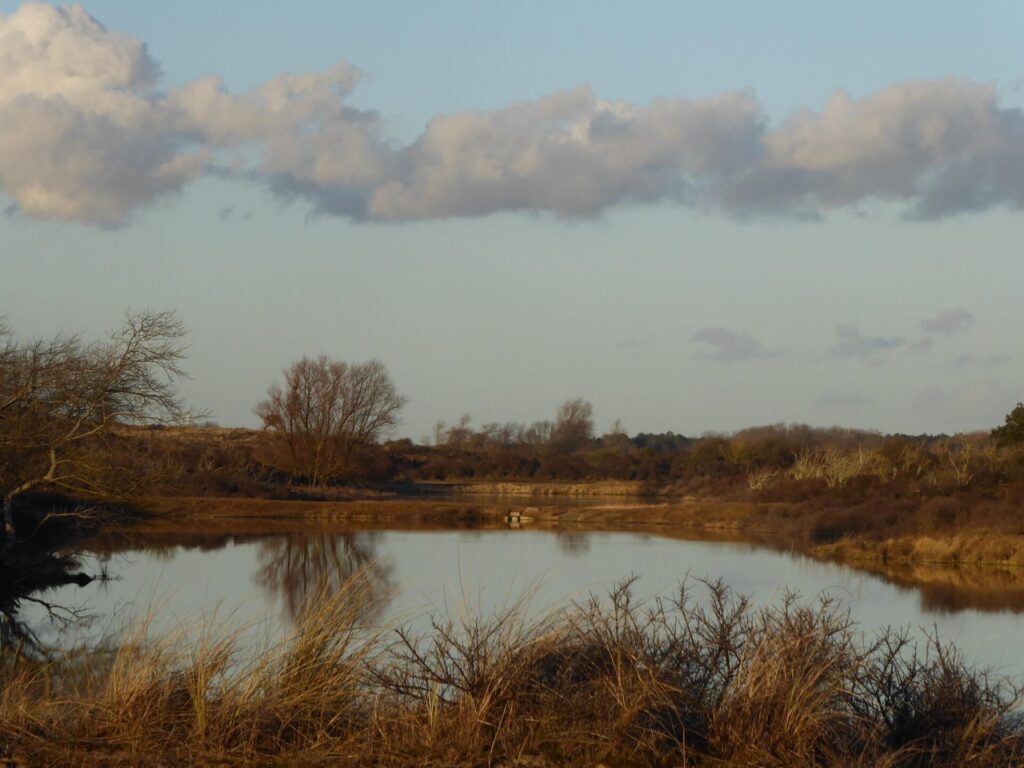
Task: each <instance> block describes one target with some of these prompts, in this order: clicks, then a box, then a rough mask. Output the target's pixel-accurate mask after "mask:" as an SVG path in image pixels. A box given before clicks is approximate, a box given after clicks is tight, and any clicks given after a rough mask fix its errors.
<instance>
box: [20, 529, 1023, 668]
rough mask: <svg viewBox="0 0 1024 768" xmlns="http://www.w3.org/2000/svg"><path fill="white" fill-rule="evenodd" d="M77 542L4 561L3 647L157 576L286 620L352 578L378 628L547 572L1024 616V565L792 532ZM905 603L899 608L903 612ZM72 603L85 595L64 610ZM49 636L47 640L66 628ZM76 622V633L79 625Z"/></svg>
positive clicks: (924, 610)
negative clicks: (827, 541)
mask: <svg viewBox="0 0 1024 768" xmlns="http://www.w3.org/2000/svg"><path fill="white" fill-rule="evenodd" d="M378 525H383V526H386V525H387V523H386V522H385V523H383V524H380V523H378ZM712 542H714V543H712ZM74 547H75V551H71V545H68V546H66V547H65V549H64V550H61V551H59V552H43V553H41V555H42V559H41V560H40V561H39V562H40V565H39V567H37V568H36V569H35V570H34V574H35V575H34V576H32V578H26V577H25V572H22V573H20V574H18V575H15V574H12V573H10V572H6V571H2V570H0V619H2V624H0V646H2V647H4V648H12V647H17V648H23V649H26V650H27V651H28V652H33V653H37V654H42V653H45V652H46V648H45V647H43V646H44V643H42V642H40V640H39V636H38V635H37V634H36V633H33V632H32V631H31V630H30V627H32V626H36V627H40V626H42V625H41V624H40V622H45V623H46V625H52V623H53V621H54V620H56V621H57V622H58V623H60V622H61V621H69V620H70V621H73V620H75V619H77V618H78V616H79V615H80V614H81V613H83V612H95V613H96V614H98V615H101V616H109V615H112V614H113V613H114V612H115V611H117V610H118V609H120V608H121V607H123V606H125V605H132V604H134V605H139V607H142V608H144V607H145V606H142V605H140V603H141V601H144V600H145V599H146V596H147V594H149V595H153V594H154V592H153V591H148V592H147V590H156V589H157V588H158V587H159V588H163V589H165V590H169V591H176V592H180V593H183V594H181V595H180V599H179V598H178V597H176V598H175V599H176V600H178V602H177V603H175V610H174V611H171V612H169V613H168V618H169V620H176V616H181V617H183V618H185V619H187V618H188V617H189V616H195V615H197V614H198V613H200V612H201V611H202V610H203V609H205V608H206V607H207V606H208V605H210V604H215V603H217V602H218V601H220V602H222V603H223V604H224V605H226V606H229V607H230V606H233V605H235V604H236V603H240V602H242V601H245V600H248V601H249V607H250V608H253V609H255V611H256V612H257V615H258V616H260V615H265V616H268V617H272V621H273V622H274V623H275V625H277V626H279V627H284V628H287V627H289V626H291V625H292V624H293V623H294V621H295V620H297V619H298V618H300V617H301V616H302V613H303V611H304V610H305V609H306V607H307V606H309V605H310V603H311V601H313V600H315V599H316V598H318V597H319V596H322V595H325V594H333V593H335V592H336V591H338V590H340V589H342V588H343V587H344V586H345V585H346V584H349V583H351V581H352V580H353V579H354V578H357V577H358V578H360V579H361V580H362V583H361V588H363V589H365V590H369V592H370V596H371V598H372V599H371V600H370V601H368V606H369V607H368V609H367V610H366V611H365V612H364V614H363V616H362V617H361V618H362V619H363V620H364V621H367V622H373V623H382V624H387V623H388V621H390V620H391V619H393V618H394V616H396V615H401V616H404V615H406V614H402V611H411V612H413V613H415V612H416V611H417V610H423V609H425V608H424V607H425V606H426V607H431V606H434V607H437V608H438V609H439V610H443V609H445V608H446V607H450V606H452V605H455V604H454V603H451V602H449V599H450V598H452V597H459V598H461V596H462V595H463V594H465V595H466V596H467V602H468V603H472V602H473V600H474V599H475V598H477V597H478V596H479V595H483V596H484V598H485V599H487V598H486V596H487V595H500V596H505V597H507V598H508V599H510V600H514V599H515V598H516V597H518V596H519V594H520V592H521V591H522V590H523V589H524V588H526V589H530V588H531V587H532V585H533V584H535V583H536V582H538V581H539V582H547V583H548V584H549V585H550V589H549V591H548V592H547V593H546V595H545V598H544V599H545V600H547V601H548V602H547V603H544V606H545V607H555V606H556V604H557V603H558V602H559V601H561V600H563V599H564V598H565V597H566V596H567V595H578V594H581V593H584V592H586V591H589V590H592V589H596V590H597V591H602V590H603V589H604V588H605V587H606V586H607V584H608V583H610V582H611V581H614V580H615V579H618V578H622V577H624V576H628V575H629V574H630V573H636V574H638V575H642V576H646V577H647V578H649V579H650V580H651V582H652V589H653V590H662V589H665V588H671V586H672V585H673V584H674V582H675V580H676V579H678V578H680V577H682V576H683V575H685V574H686V573H687V572H691V573H693V574H694V575H696V576H698V577H704V576H708V577H711V578H718V577H721V578H724V579H725V580H726V581H727V582H728V583H730V584H731V585H732V586H734V587H735V588H736V589H737V590H738V591H740V592H744V593H746V592H753V591H757V590H765V591H767V592H768V593H769V596H770V592H771V590H781V589H783V588H787V587H791V588H794V589H798V590H800V591H802V592H803V593H804V594H807V595H814V594H817V593H818V592H819V591H822V590H826V591H827V590H832V591H835V590H840V591H842V590H845V591H847V594H848V595H849V599H850V600H851V605H855V606H856V607H857V610H858V611H859V612H860V615H861V616H862V617H863V618H864V620H865V621H866V622H867V623H868V624H871V623H872V622H875V621H876V620H880V619H881V618H882V617H886V618H894V620H895V621H897V622H900V621H908V622H912V623H915V624H920V625H922V626H927V625H930V624H931V623H932V622H933V620H935V617H937V616H942V615H947V616H955V615H958V614H959V615H962V616H963V617H965V618H964V619H963V620H962V621H961V620H960V619H957V620H955V622H960V623H964V622H966V623H967V624H971V625H976V626H977V627H978V629H977V630H972V631H982V628H984V627H992V628H993V629H992V631H993V632H995V631H996V630H995V628H996V627H997V625H998V626H1001V627H1003V630H1002V631H1006V628H1007V627H1014V628H1016V627H1019V626H1020V625H1019V621H1020V620H1019V619H1017V618H1016V617H1014V616H1013V614H1022V613H1024V570H1019V569H1018V570H1012V569H991V568H989V569H986V568H973V569H971V568H949V567H945V568H944V567H936V566H911V565H901V566H892V565H889V566H882V565H872V564H857V565H844V566H840V565H836V564H832V563H823V562H820V561H815V560H814V559H812V558H810V557H808V556H806V555H803V554H800V553H799V552H797V551H795V549H794V545H793V542H792V541H788V542H786V541H777V540H776V541H773V540H771V539H768V538H764V539H761V540H758V541H751V540H743V539H741V538H740V537H739V536H738V535H737V534H735V533H733V534H730V533H728V532H717V533H716V532H700V531H689V532H685V533H684V532H680V531H678V530H677V531H674V532H668V531H653V530H652V529H651V528H650V527H646V528H643V529H638V530H636V531H631V532H623V531H610V532H595V531H590V530H584V529H582V528H576V529H573V528H549V529H547V530H543V529H541V527H540V526H538V525H533V526H528V527H525V528H524V529H523V530H508V529H507V528H506V527H505V525H504V524H503V523H501V522H494V523H492V524H490V525H487V524H485V525H482V526H479V527H477V528H469V527H466V526H462V527H459V528H454V527H442V526H432V527H431V526H421V527H420V528H411V527H410V526H409V525H408V524H407V523H405V524H400V523H399V522H397V521H396V522H395V524H394V526H393V528H392V529H390V530H383V529H381V530H376V531H367V530H362V529H360V528H359V527H358V524H355V523H352V522H320V521H316V520H296V519H275V520H269V519H255V520H253V519H249V520H247V519H237V518H236V519H219V520H217V519H213V520H206V519H204V520H201V521H200V520H196V521H193V522H191V523H189V522H188V521H185V522H181V521H177V522H171V521H165V522H155V523H153V524H151V525H149V526H147V527H134V528H129V529H124V530H120V531H107V532H104V533H103V534H102V535H101V536H98V537H96V538H94V539H91V540H89V541H86V542H84V543H78V544H75V545H74ZM76 552H82V553H85V560H84V562H85V565H86V567H85V569H84V570H86V571H87V573H96V572H98V571H99V569H100V568H101V566H102V565H103V563H104V562H107V563H108V566H109V568H110V571H111V575H112V576H114V577H115V578H118V577H120V581H116V582H114V583H113V584H112V585H110V586H109V591H102V590H98V589H96V588H95V587H90V588H87V589H79V587H78V586H77V585H79V584H87V583H88V581H89V578H90V577H89V575H81V574H80V571H81V568H78V567H76V565H75V563H76V561H75V558H74V557H73V556H72V555H74V554H76ZM37 554H39V553H37ZM15 576H17V577H15ZM108 592H109V593H108ZM399 595H401V598H399ZM865 595H870V597H865ZM897 602H898V603H899V604H900V605H901V609H900V610H901V611H902V612H901V613H898V614H895V615H893V614H892V611H891V608H892V605H894V604H896V603H897ZM915 603H916V606H915ZM70 605H74V606H75V607H74V608H68V609H66V610H62V608H61V606H70ZM979 613H987V614H989V615H988V616H987V617H983V616H980V615H978V614H979ZM23 614H30V615H31V618H32V619H33V621H34V622H35V623H30V622H27V621H25V620H24V618H23ZM1000 614H1003V616H1000ZM957 626H959V624H958V625H957ZM1013 631H1016V629H1014V630H1013ZM40 634H44V635H45V637H44V640H45V641H50V640H51V639H52V638H53V637H54V635H55V634H59V633H40ZM66 634H67V637H70V638H71V639H72V640H73V639H74V636H73V633H72V632H68V633H66ZM994 636H995V635H993V637H994ZM65 639H66V638H65ZM999 642H1004V641H1002V640H1000V641H999Z"/></svg>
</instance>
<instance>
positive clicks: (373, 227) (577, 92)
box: [0, 0, 1024, 439]
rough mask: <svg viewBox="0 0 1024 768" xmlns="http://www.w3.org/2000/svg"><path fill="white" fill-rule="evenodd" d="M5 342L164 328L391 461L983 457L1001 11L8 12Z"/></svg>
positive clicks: (996, 355) (1022, 98) (999, 350)
mask: <svg viewBox="0 0 1024 768" xmlns="http://www.w3.org/2000/svg"><path fill="white" fill-rule="evenodd" d="M0 14H2V15H0V211H4V212H5V215H2V216H0V315H4V316H6V318H7V320H8V322H9V323H10V324H11V325H12V326H13V327H14V328H15V329H16V330H17V332H18V333H19V334H21V335H23V336H26V337H34V336H46V335H51V334H54V333H58V332H81V333H82V334H83V335H86V336H90V337H91V336H99V335H102V334H103V333H104V332H105V331H106V330H109V329H111V328H113V327H114V326H116V325H117V323H118V322H119V321H120V319H121V317H122V316H123V314H124V312H125V311H126V310H128V309H134V310H139V309H144V308H149V309H166V308H173V309H175V310H177V312H178V314H179V316H180V317H181V319H182V320H183V321H184V323H185V324H186V325H187V326H188V328H189V330H190V337H189V340H190V344H191V349H190V359H189V361H188V368H189V370H190V372H191V374H192V380H191V381H188V382H186V383H185V384H184V385H183V389H184V391H185V394H186V395H187V397H188V399H189V400H190V402H192V403H193V404H194V405H195V406H197V407H199V408H203V409H206V410H208V411H209V412H210V413H211V415H212V418H213V419H215V420H216V421H218V422H219V423H221V424H222V425H225V426H227V425H232V426H234V425H238V426H257V419H256V417H255V416H254V415H253V412H252V409H253V406H254V405H255V404H256V402H258V400H259V399H260V398H261V397H262V396H263V394H264V392H265V391H266V388H267V387H268V385H270V384H271V382H273V381H274V380H275V378H276V377H277V376H278V375H279V372H280V370H281V369H282V367H284V366H285V365H287V364H289V363H290V362H292V361H293V360H295V359H297V358H298V357H301V356H302V355H307V354H308V355H316V354H327V355H330V356H332V357H335V358H338V359H343V360H349V361H360V360H365V359H368V358H370V357H377V358H379V359H381V360H383V361H384V362H385V363H386V364H387V366H388V367H389V369H390V370H391V372H392V374H393V377H394V379H395V382H396V384H397V386H398V388H399V390H400V391H401V392H402V393H404V394H405V395H407V396H408V398H409V402H408V405H407V407H406V409H405V411H404V413H403V422H402V424H401V426H400V427H399V429H398V435H400V436H408V437H412V438H414V439H419V438H420V437H421V436H423V435H426V434H428V433H429V432H430V431H431V428H432V426H433V424H434V422H435V420H437V419H445V420H447V421H449V422H451V421H454V420H456V419H457V418H458V417H459V416H460V415H461V414H462V413H466V412H468V413H470V414H471V415H472V417H473V419H474V422H475V423H477V424H481V423H485V422H489V421H507V420H514V421H533V420H536V419H542V418H550V417H552V416H553V414H554V410H555V408H556V406H557V404H558V403H559V402H561V401H563V400H565V399H567V398H570V397H577V396H580V397H585V398H587V399H588V400H590V401H592V402H593V404H594V408H595V414H596V417H597V426H598V429H599V430H601V429H604V428H606V427H607V426H608V425H610V424H611V423H612V422H613V421H614V420H615V419H621V420H622V422H623V423H624V425H625V427H626V429H627V430H628V431H630V432H639V431H648V432H649V431H665V430H673V431H676V432H682V433H684V434H688V435H696V434H701V433H703V432H705V431H711V430H715V431H729V430H734V429H739V428H742V427H745V426H751V425H760V424H769V423H777V422H803V423H811V424H815V425H832V424H840V425H845V426H857V427H863V428H873V429H880V430H883V431H886V432H910V433H919V432H956V431H961V430H970V429H979V428H990V427H991V426H994V425H995V424H997V423H1001V421H1002V417H1003V415H1004V414H1005V413H1007V412H1008V411H1009V410H1010V409H1011V408H1012V406H1013V404H1014V403H1016V402H1017V400H1019V399H1022V398H1024V392H1022V390H1024V387H1022V383H1024V348H1022V347H1024V345H1022V342H1021V340H1020V336H1019V333H1018V326H1019V320H1020V310H1019V300H1018V290H1017V286H1019V285H1020V284H1021V279H1022V277H1024V274H1022V272H1024V266H1022V265H1021V262H1020V257H1019V250H1020V246H1019V243H1020V241H1021V235H1022V234H1024V231H1022V230H1024V228H1022V223H1024V219H1022V213H1021V206H1022V204H1024V112H1022V109H1021V108H1022V106H1024V65H1022V63H1021V61H1022V60H1021V57H1020V55H1019V50H1020V46H1019V31H1020V30H1021V29H1024V6H1022V5H1021V4H1020V3H1009V2H1007V3H1000V2H988V3H985V4H984V5H975V4H966V3H941V2H929V3H915V2H906V3H900V4H898V5H897V4H889V3H859V4H843V5H840V4H824V3H822V4H815V5H814V6H811V5H810V4H807V3H798V2H793V3H785V2H779V3H773V4H765V3H754V2H750V3H740V2H724V3H684V2H664V3H659V2H636V3H629V4H619V5H613V4H596V3H584V2H577V3H573V2H563V3H557V4H553V3H540V2H522V3H515V4H511V3H509V4H497V3H486V4H484V3H470V2H435V3H429V4H426V3H412V2H407V3H399V2H387V1H384V2H374V3H358V4H357V3H341V2H326V1H324V2H320V1H319V0H317V1H310V2H304V3H301V4H296V3H289V4H284V3H262V2H246V3H242V2H228V1H226V0H222V1H221V2H217V3H199V2H191V1H190V0H185V1H182V2H177V3H173V4H160V5H157V4H151V3H135V2H124V1H121V2H116V1H114V0H106V1H102V2H101V1H99V0H97V1H96V2H91V3H87V4H86V5H85V6H64V5H59V4H54V5H48V4H42V3H17V2H9V1H8V0H0Z"/></svg>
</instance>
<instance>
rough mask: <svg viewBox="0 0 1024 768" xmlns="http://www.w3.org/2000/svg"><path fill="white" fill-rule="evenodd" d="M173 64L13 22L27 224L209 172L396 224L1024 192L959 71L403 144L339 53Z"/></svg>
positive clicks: (539, 113) (539, 117)
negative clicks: (389, 132)
mask: <svg viewBox="0 0 1024 768" xmlns="http://www.w3.org/2000/svg"><path fill="white" fill-rule="evenodd" d="M158 75H159V68H158V66H157V65H156V63H155V62H154V60H153V59H152V58H151V57H150V55H149V53H148V52H147V50H146V47H145V45H144V43H143V42H142V41H140V40H138V39H137V38H134V37H131V36H128V35H124V34H118V33H115V32H111V31H108V30H107V29H105V28H104V27H103V26H102V25H101V24H100V23H99V22H97V21H95V20H94V19H93V18H91V17H90V16H89V15H88V13H87V12H86V11H85V10H83V9H82V8H81V7H80V6H72V7H67V8H56V7H53V6H50V5H46V4H42V3H26V4H24V5H23V6H21V7H20V8H19V9H18V10H17V11H15V12H14V13H12V14H9V15H6V16H4V15H0V192H2V193H4V194H5V195H6V196H8V197H9V198H11V199H12V200H13V201H14V203H15V205H16V207H17V209H18V210H20V211H22V212H23V213H24V214H26V215H29V216H34V217H42V218H45V217H52V218H61V219H71V220H78V221H85V222H90V223H96V224H100V225H108V226H116V225H120V224H123V223H124V222H125V221H126V220H128V218H129V217H130V216H131V214H132V213H133V212H134V211H135V210H137V209H139V208H142V207H144V206H146V205H149V204H151V203H153V202H154V201H156V200H158V199H160V198H161V197H164V196H167V195H170V194H173V193H175V192H177V191H179V190H181V189H182V188H184V187H185V186H186V185H187V184H188V183H189V182H191V181H192V180H194V179H196V178H198V177H200V176H202V175H204V174H207V173H216V174H219V175H224V176H229V177H236V178H239V179H245V180H249V181H253V182H256V183H259V184H263V185H265V186H266V187H267V188H269V189H270V190H272V191H273V192H274V194H276V195H278V196H280V197H281V198H283V199H301V200H304V201H307V202H308V203H309V204H310V205H312V207H313V210H314V211H316V212H319V213H324V214H332V215H340V216H346V217H350V218H355V219H372V220H384V221H392V220H409V219H426V218H445V217H461V216H484V215H488V214H491V213H494V212H499V211H533V212H543V213H550V214H553V215H556V216H562V217H581V216H583V217H586V216H595V215H599V214H601V213H602V212H604V211H606V210H608V209H610V208H612V207H615V206H619V205H630V204H634V205H635V204H650V203H659V202H668V203H672V204H676V205H682V206H688V207H693V208H700V209H709V210H719V211H723V212H725V213H727V214H732V215H739V216H742V215H751V214H762V215H764V214H771V215H783V216H802V217H814V216H820V215H822V214H823V213H825V212H826V211H828V210H829V209H832V208H838V207H844V206H852V205H857V204H859V203H861V202H863V201H867V200H872V199H880V200H887V201H892V202H895V203H897V204H899V205H901V206H903V208H904V210H905V211H906V212H907V213H908V215H911V216H916V217H923V218H935V217H941V216H946V215H951V214H956V213H961V212H965V211H975V210H981V209H985V208H989V207H993V206H1010V207H1020V206H1021V205H1022V204H1024V114H1022V112H1021V111H1020V110H1018V109H1011V108H1006V107H1002V106H1000V104H999V100H998V97H997V94H996V92H995V89H994V88H992V87H991V86H989V85H984V84H979V83H974V82H971V81H967V80H961V79H956V78H947V79H944V80H939V81H930V82H928V81H925V82H918V81H912V82H905V83H899V84H896V85H893V86H891V87H889V88H887V89H885V90H883V91H881V92H879V93H876V94H874V95H871V96H868V97H866V98H864V99H860V100H853V99H851V98H850V97H849V96H847V95H846V94H845V93H842V92H839V93H837V94H836V95H835V96H833V97H832V98H831V99H830V100H829V101H828V102H827V103H826V105H825V106H824V108H823V109H821V110H820V111H813V110H809V109H805V110H802V111H800V112H798V113H796V114H795V115H793V116H792V117H790V118H789V119H787V120H785V121H783V122H782V123H781V124H780V125H778V126H777V127H774V128H773V127H769V125H768V124H767V122H766V119H765V117H764V115H763V113H762V109H761V107H760V105H759V103H758V101H757V99H756V97H755V95H754V94H753V93H752V92H749V91H737V92H729V93H724V94H721V95H719V96H716V97H712V98H707V99H699V100H688V99H681V98H673V99H655V100H653V101H651V102H649V103H647V104H630V103H626V102H620V101H608V100H604V99H601V98H600V97H599V96H597V95H595V94H594V93H593V92H592V91H591V90H590V88H589V87H587V86H581V87H578V88H575V89H572V90H567V91H559V92H556V93H552V94H549V95H547V96H543V97H541V98H538V99H535V100H532V101H524V102H521V103H517V104H512V105H509V106H506V107H504V108H500V109H496V110H491V111H479V112H462V113H456V114H450V115H439V116H437V117H435V118H434V119H433V120H431V121H430V123H429V124H428V125H427V126H426V128H425V129H424V131H423V133H422V134H421V135H420V137H419V138H418V139H417V140H416V141H414V142H413V143H411V144H410V145H408V146H404V147H396V146H393V145H391V144H390V143H389V142H388V141H387V140H386V138H385V136H384V131H383V124H382V120H381V118H380V117H379V116H378V115H377V114H376V113H375V112H372V111H366V110H359V109H355V108H353V107H351V106H349V104H348V103H347V100H348V97H349V94H350V93H351V91H352V89H353V88H355V87H356V86H357V84H358V83H359V81H360V79H361V77H362V73H361V72H360V71H359V70H357V69H356V68H355V67H353V66H351V65H349V64H346V63H344V62H342V63H339V64H338V65H336V66H335V67H332V68H330V69H328V70H326V71H323V72H315V73H308V74H296V75H282V76H280V77H276V78H273V79H272V80H270V81H268V82H266V83H264V84H263V85H261V86H259V87H257V88H255V89H253V90H252V91H249V92H245V93H237V94H235V93H229V92H228V91H226V90H225V88H224V87H223V85H222V83H221V81H220V80H219V79H218V78H216V77H210V78H204V79H201V80H198V81H195V82H193V83H189V84H187V85H185V86H183V87H181V88H176V89H172V90H170V91H168V92H166V93H162V92H159V91H158V90H156V86H157V81H158Z"/></svg>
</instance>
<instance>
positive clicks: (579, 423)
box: [551, 397, 594, 453]
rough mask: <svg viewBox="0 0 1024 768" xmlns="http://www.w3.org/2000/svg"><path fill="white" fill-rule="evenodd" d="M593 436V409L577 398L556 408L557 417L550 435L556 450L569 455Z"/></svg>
mask: <svg viewBox="0 0 1024 768" xmlns="http://www.w3.org/2000/svg"><path fill="white" fill-rule="evenodd" d="M593 436H594V407H593V406H592V405H591V404H590V403H589V402H587V401H586V400H584V399H583V398H582V397H577V398H576V399H574V400H566V401H565V402H564V403H562V404H561V405H560V406H558V417H557V418H556V419H555V428H554V430H553V431H552V434H551V444H552V447H554V448H555V449H556V450H559V451H564V452H566V453H571V452H572V451H575V450H577V449H579V448H582V447H583V446H584V445H586V443H587V442H588V441H589V440H590V439H591V438H592V437H593Z"/></svg>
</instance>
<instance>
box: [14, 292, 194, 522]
mask: <svg viewBox="0 0 1024 768" xmlns="http://www.w3.org/2000/svg"><path fill="white" fill-rule="evenodd" d="M0 333H2V335H3V343H2V345H0V492H2V494H3V510H4V535H5V537H6V538H7V539H8V540H9V541H10V540H13V536H14V521H13V511H12V510H13V503H14V499H15V498H16V497H17V496H18V495H20V494H23V493H25V492H26V491H30V490H32V489H34V488H37V487H40V486H47V487H55V488H61V489H64V490H67V491H71V492H87V493H100V492H102V489H101V488H100V485H99V484H98V473H97V463H98V462H97V459H96V456H95V454H94V453H93V452H91V451H90V450H89V448H90V447H91V446H94V445H95V443H96V442H97V441H100V440H101V439H102V438H103V437H104V436H106V435H109V434H110V432H111V430H112V429H113V428H114V427H116V426H117V425H124V424H142V423H173V422H178V421H180V420H182V419H183V418H184V417H185V415H186V410H185V408H184V406H183V405H182V402H181V400H180V398H179V396H178V392H177V386H176V385H177V381H178V380H179V379H181V378H183V377H185V373H184V371H183V370H182V368H181V362H182V360H183V359H184V356H185V350H186V347H185V346H184V344H183V341H182V340H183V338H184V336H185V329H184V327H183V326H182V324H181V322H180V321H179V320H178V319H177V317H176V315H175V314H174V313H173V312H141V313H137V314H129V315H127V316H126V317H125V320H124V323H123V324H122V325H121V327H120V328H119V329H118V330H116V331H114V332H113V333H111V334H110V335H109V337H108V338H107V339H106V340H105V341H102V342H94V343H85V342H83V341H82V340H81V339H80V338H79V337H78V336H58V337H55V338H53V339H51V340H47V341H31V342H19V341H18V340H17V339H15V338H14V336H13V335H12V334H11V333H10V331H9V330H8V329H6V328H4V329H3V330H2V331H0Z"/></svg>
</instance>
